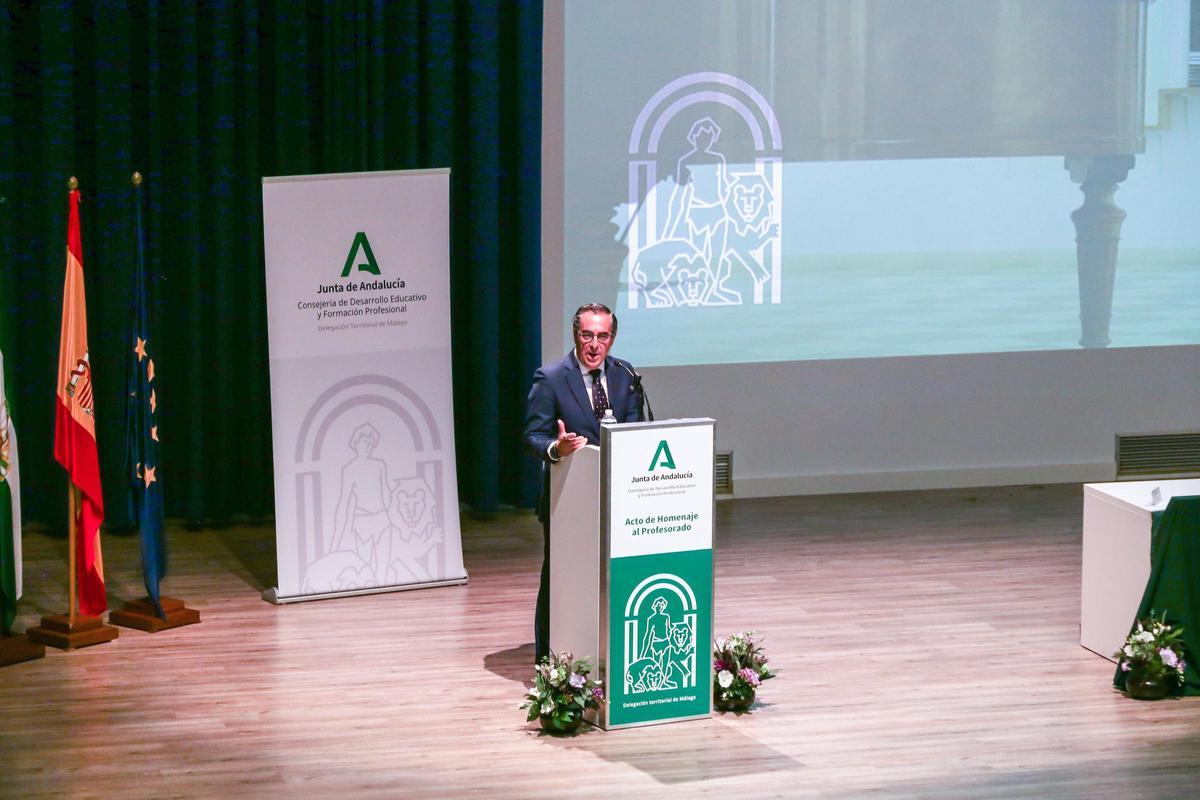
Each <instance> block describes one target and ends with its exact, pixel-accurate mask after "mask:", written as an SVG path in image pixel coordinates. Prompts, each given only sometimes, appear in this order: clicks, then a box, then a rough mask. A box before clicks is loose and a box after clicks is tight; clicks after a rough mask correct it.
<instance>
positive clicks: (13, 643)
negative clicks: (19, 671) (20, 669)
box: [0, 633, 46, 667]
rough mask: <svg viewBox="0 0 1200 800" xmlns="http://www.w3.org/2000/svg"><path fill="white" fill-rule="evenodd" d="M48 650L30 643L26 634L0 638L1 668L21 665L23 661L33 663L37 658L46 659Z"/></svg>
mask: <svg viewBox="0 0 1200 800" xmlns="http://www.w3.org/2000/svg"><path fill="white" fill-rule="evenodd" d="M45 657H46V648H45V647H44V646H43V645H40V644H37V643H35V642H31V641H29V637H28V636H26V635H25V634H23V633H22V634H21V635H19V636H5V637H2V638H0V667H7V666H8V665H9V664H20V663H21V662H22V661H33V660H34V659H35V658H45Z"/></svg>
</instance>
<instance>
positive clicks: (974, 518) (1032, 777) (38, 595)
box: [0, 485, 1200, 800]
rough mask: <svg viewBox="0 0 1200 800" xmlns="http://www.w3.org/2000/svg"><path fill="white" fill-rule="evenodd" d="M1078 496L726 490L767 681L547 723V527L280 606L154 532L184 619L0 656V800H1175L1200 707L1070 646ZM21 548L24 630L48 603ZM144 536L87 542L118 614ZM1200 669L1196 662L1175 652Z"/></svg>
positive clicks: (726, 615) (35, 552)
mask: <svg viewBox="0 0 1200 800" xmlns="http://www.w3.org/2000/svg"><path fill="white" fill-rule="evenodd" d="M1081 509H1082V497H1081V490H1080V487H1079V486H1078V485H1072V486H1048V487H1020V488H998V489H980V490H950V491H937V492H905V493H890V494H869V495H866V494H864V495H840V496H828V497H801V498H777V499H764V500H733V501H728V502H722V503H720V504H719V506H718V524H719V531H718V535H717V548H718V550H717V577H716V592H717V611H716V630H717V631H718V633H728V632H732V631H735V630H742V629H747V628H754V629H757V630H758V631H760V632H761V633H762V634H763V636H764V637H765V643H766V647H767V651H768V653H769V655H770V656H771V660H772V663H773V664H774V665H775V666H776V668H777V669H778V671H779V677H778V678H777V679H775V680H773V681H770V682H768V683H767V684H766V685H765V686H764V687H763V690H762V692H761V698H762V701H763V702H761V703H760V704H759V705H756V706H755V707H754V709H753V711H752V712H751V713H749V714H745V715H742V716H734V715H717V716H714V717H713V718H711V719H708V720H702V721H695V722H684V723H677V724H674V725H667V726H656V727H649V728H640V729H633V730H625V731H612V732H603V731H598V730H591V729H587V730H586V731H585V732H583V733H581V734H580V735H578V736H576V737H574V738H569V739H556V738H552V737H548V736H544V735H542V734H540V733H539V731H538V730H537V728H536V725H527V724H525V722H524V715H523V713H522V712H521V711H518V710H517V705H518V703H519V702H520V699H521V695H522V693H523V691H524V683H525V682H526V681H527V680H528V679H529V678H530V676H531V674H532V670H531V667H530V662H531V661H532V645H531V643H530V642H531V638H532V632H531V628H532V618H533V599H534V594H535V591H536V584H537V569H538V564H539V559H540V551H541V542H540V529H539V527H538V525H537V523H536V521H535V520H534V519H533V518H532V517H531V516H529V515H526V514H513V515H499V516H497V517H495V518H492V519H489V520H486V521H480V520H473V519H470V518H467V519H465V520H464V530H463V541H464V551H465V558H466V564H467V569H468V570H469V572H470V576H471V580H470V584H469V585H468V586H464V587H448V588H440V589H427V590H421V591H413V592H400V593H394V594H383V595H373V596H367V597H359V598H351V599H344V600H327V601H320V602H311V603H300V604H295V605H290V606H282V607H274V606H271V605H269V604H267V603H265V602H263V601H262V600H260V599H259V592H260V591H261V590H262V589H263V588H264V587H266V586H270V585H273V584H274V539H273V532H272V530H271V529H269V528H261V527H242V528H228V529H221V530H212V531H204V532H200V533H195V532H187V531H182V530H179V531H172V532H171V546H172V552H171V557H172V562H171V563H172V575H171V577H170V578H169V579H168V581H167V582H166V584H165V589H166V593H167V594H170V595H172V596H177V597H180V598H183V599H184V600H186V601H187V603H188V605H189V606H192V607H194V608H196V609H198V610H199V611H200V612H201V614H202V615H203V622H202V623H201V624H200V625H195V626H191V627H188V628H182V629H177V630H172V631H165V632H162V633H157V634H148V633H142V632H140V631H135V630H129V629H122V630H121V635H120V638H119V639H118V640H116V641H114V642H112V643H109V644H105V645H99V646H97V647H93V648H89V649H85V650H79V651H75V652H70V653H66V652H59V651H52V652H49V653H48V654H47V657H46V658H45V659H42V660H41V661H34V662H28V663H25V664H18V665H15V666H10V667H6V668H3V669H0V720H2V722H0V798H31V797H46V798H68V797H102V798H136V797H153V798H171V797H219V798H263V797H293V796H294V797H303V798H306V800H309V799H311V798H323V797H356V798H357V797H380V798H404V797H428V798H444V797H480V798H492V797H513V798H538V797H545V798H562V797H601V796H605V797H639V798H656V799H657V798H660V797H662V798H665V797H689V798H690V797H722V798H730V797H736V798H758V797H787V798H793V797H796V798H804V797H821V798H858V797H865V798H888V799H891V798H914V797H920V798H993V797H1004V798H1013V797H1030V798H1034V797H1036V798H1067V797H1070V798H1105V797H1112V798H1122V799H1123V800H1124V799H1126V798H1134V797H1141V798H1179V797H1195V796H1197V794H1200V788H1197V787H1200V698H1187V699H1183V700H1167V701H1162V702H1157V703H1140V702H1137V701H1133V700H1127V699H1125V698H1124V697H1123V696H1121V695H1120V694H1118V693H1117V692H1115V691H1114V690H1113V689H1112V687H1111V678H1112V674H1113V666H1112V664H1111V663H1110V662H1108V661H1106V660H1104V659H1102V658H1100V657H1098V656H1096V655H1094V654H1092V653H1089V652H1088V651H1086V650H1084V649H1082V648H1081V647H1080V646H1079V632H1078V623H1079V582H1080V542H1081V535H1080V517H1081ZM65 550H66V546H65V542H64V541H62V540H59V539H53V538H49V537H46V536H43V535H39V534H27V535H26V537H25V552H26V570H25V576H26V577H25V583H26V599H25V601H24V602H23V604H22V614H21V616H20V618H19V619H18V625H17V627H18V629H24V628H25V627H27V626H30V625H34V624H36V621H37V618H38V616H40V615H41V614H54V613H60V612H62V611H64V610H65V607H66V600H65V574H64V573H65V560H66V554H65ZM137 552H138V550H137V541H136V539H134V538H131V537H119V536H107V537H106V538H105V541H104V558H105V564H106V567H107V572H108V580H109V598H110V603H112V605H113V606H114V607H115V606H117V605H119V603H120V602H121V601H123V600H127V599H131V598H134V597H137V596H139V595H140V594H141V593H142V592H141V591H140V586H139V583H140V578H139V577H138V575H139V572H138V570H139V567H138V565H137ZM1195 655H1196V656H1197V657H1200V654H1195Z"/></svg>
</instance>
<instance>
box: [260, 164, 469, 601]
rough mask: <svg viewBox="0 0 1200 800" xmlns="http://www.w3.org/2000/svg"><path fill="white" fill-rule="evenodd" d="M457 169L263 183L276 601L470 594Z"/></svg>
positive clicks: (272, 596)
mask: <svg viewBox="0 0 1200 800" xmlns="http://www.w3.org/2000/svg"><path fill="white" fill-rule="evenodd" d="M449 225H450V171H449V170H417V171H405V172H368V173H357V174H342V175H309V176H292V177H281V178H263V231H264V244H265V256H266V277H267V328H268V335H269V342H270V360H271V416H272V439H273V443H274V464H275V548H276V559H277V561H278V569H279V585H278V587H276V588H272V589H268V590H267V591H265V592H263V598H264V599H266V600H269V601H271V602H275V603H287V602H294V601H299V600H315V599H321V598H326V597H336V596H341V595H352V594H366V593H371V592H383V591H395V590H398V589H413V588H420V587H425V586H439V585H445V584H452V583H464V582H466V580H467V573H466V570H465V569H464V568H463V560H462V543H461V539H460V532H459V519H458V486H457V479H456V476H455V463H454V414H453V398H452V385H451V371H450V230H449Z"/></svg>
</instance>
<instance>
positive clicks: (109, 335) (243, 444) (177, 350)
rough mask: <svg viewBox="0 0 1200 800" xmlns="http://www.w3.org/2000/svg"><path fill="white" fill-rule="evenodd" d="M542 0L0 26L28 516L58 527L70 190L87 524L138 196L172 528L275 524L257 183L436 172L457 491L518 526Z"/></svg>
mask: <svg viewBox="0 0 1200 800" xmlns="http://www.w3.org/2000/svg"><path fill="white" fill-rule="evenodd" d="M540 82H541V4H540V3H538V2H498V1H497V2H478V1H476V0H472V2H461V1H460V2H452V1H451V0H415V1H413V0H410V1H408V2H390V1H389V2H383V1H382V0H377V1H376V2H364V1H363V0H359V2H334V1H330V2H321V3H317V2H307V3H304V2H282V1H281V0H277V1H276V2H265V1H262V2H255V0H240V2H203V3H200V2H179V1H177V0H176V1H172V2H150V3H146V2H39V3H28V2H12V1H11V0H3V5H2V6H0V196H2V197H4V202H3V203H0V270H2V271H3V273H4V275H3V279H2V280H0V292H2V293H3V294H2V295H0V313H2V314H3V316H4V320H3V321H2V322H0V332H4V333H6V334H7V335H8V337H9V338H8V339H7V342H8V344H9V347H10V348H11V355H10V351H9V350H7V349H6V350H5V357H6V359H10V360H11V362H10V364H9V368H8V373H9V378H10V381H11V382H10V383H9V386H10V400H11V402H12V405H13V406H14V409H15V412H16V413H17V414H18V415H19V418H20V420H21V445H22V446H21V460H22V465H21V466H22V485H23V487H24V490H25V506H24V509H25V518H26V519H27V520H29V521H34V522H41V523H45V524H48V525H50V526H52V527H57V528H62V527H65V516H66V510H65V506H66V489H65V478H64V475H63V472H62V470H61V469H59V468H58V467H57V466H56V465H55V464H54V462H53V456H52V437H53V403H54V396H55V386H54V384H55V377H56V367H57V351H58V338H59V315H60V313H61V300H62V297H61V295H62V283H63V270H64V266H65V248H66V240H65V232H66V227H65V226H66V219H65V212H66V181H67V178H68V176H71V175H75V176H77V177H78V178H79V182H80V188H81V190H82V192H83V197H84V204H83V207H82V225H83V242H84V270H85V273H86V276H87V278H86V280H87V301H88V327H89V337H90V349H91V358H92V364H93V373H94V380H95V385H96V415H97V427H98V438H99V447H100V458H101V469H102V473H103V478H104V489H105V505H106V507H107V511H108V518H109V521H110V523H112V524H113V525H114V526H121V525H123V524H128V509H127V504H126V489H125V486H124V482H123V469H122V463H123V446H124V444H123V443H124V432H123V431H122V430H121V424H122V408H123V392H124V385H123V380H124V368H125V357H126V352H125V351H126V349H128V342H127V338H128V336H129V313H130V312H129V305H128V304H129V297H128V293H129V284H130V281H129V271H130V270H131V269H132V265H133V258H134V252H133V227H132V226H133V223H132V203H131V190H130V184H129V178H130V174H131V172H132V171H133V170H135V169H136V170H139V171H140V172H141V173H142V174H143V175H144V176H145V183H144V184H143V187H144V192H145V194H146V198H147V211H146V221H147V238H148V269H149V271H150V273H151V274H152V275H153V276H154V278H155V286H154V289H153V297H152V306H153V308H152V314H153V316H154V320H155V322H154V327H155V332H156V335H157V338H158V340H159V341H158V342H157V345H156V348H155V351H154V352H155V365H156V367H157V368H158V377H157V380H158V381H159V383H160V389H159V395H160V397H159V404H160V409H161V410H160V415H161V416H160V422H159V425H160V433H161V436H162V463H161V466H160V474H161V475H163V476H164V489H165V497H166V507H167V515H168V516H170V517H176V518H184V519H186V520H188V521H190V522H193V523H213V522H222V521H228V520H230V519H235V518H242V517H249V518H259V517H265V516H268V515H270V514H271V513H272V509H273V498H272V462H271V420H270V390H269V385H268V369H267V362H268V353H267V341H266V318H265V306H264V278H263V253H262V240H263V237H262V200H261V198H262V195H261V183H260V179H261V177H262V176H273V175H297V174H312V173H329V172H354V171H360V170H395V169H417V168H431V167H447V166H448V167H450V168H451V170H452V184H451V193H452V201H451V203H452V211H451V215H452V222H451V239H452V244H451V251H452V252H451V260H452V267H451V294H452V326H453V345H454V389H455V398H456V399H455V428H456V433H457V441H458V443H459V447H458V468H459V491H460V496H461V497H462V499H463V501H464V502H466V503H468V504H470V505H471V506H472V507H474V508H476V509H478V510H481V511H489V510H493V509H495V508H496V507H497V506H498V505H500V504H512V505H519V506H529V505H532V501H533V498H534V495H535V493H536V489H537V479H536V475H535V474H534V470H535V465H533V464H532V463H530V462H528V461H527V460H526V459H525V458H524V457H523V456H522V455H521V449H520V430H521V422H522V418H523V413H524V402H525V395H526V392H527V390H528V385H529V379H530V376H531V375H532V373H533V370H534V369H535V367H536V366H537V361H538V357H539V353H540V341H539V334H538V331H539V293H540V282H539V281H540V278H539V274H540V251H539V223H538V216H539V188H540V187H539V184H540V175H539V166H540V164H539V159H540V123H541V121H540V114H541V106H540V98H541V85H540Z"/></svg>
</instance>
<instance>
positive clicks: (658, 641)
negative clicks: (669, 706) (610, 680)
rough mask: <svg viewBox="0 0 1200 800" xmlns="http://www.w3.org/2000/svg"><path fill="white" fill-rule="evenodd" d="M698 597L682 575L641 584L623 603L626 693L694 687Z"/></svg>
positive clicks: (656, 577)
mask: <svg viewBox="0 0 1200 800" xmlns="http://www.w3.org/2000/svg"><path fill="white" fill-rule="evenodd" d="M696 619H697V604H696V593H695V592H694V591H692V587H691V586H689V585H688V583H687V581H685V580H684V579H683V578H681V577H679V576H678V575H672V574H670V573H667V572H660V573H658V574H656V575H651V576H650V577H648V578H646V579H645V580H643V581H642V582H641V583H639V584H638V585H637V586H635V587H634V589H633V591H632V592H630V594H629V599H628V600H627V601H626V602H625V618H624V641H625V646H624V651H625V652H624V656H625V661H624V663H625V665H626V667H625V693H626V694H630V695H633V694H642V693H644V692H654V691H660V690H663V689H688V688H691V687H694V686H695V685H696Z"/></svg>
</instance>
